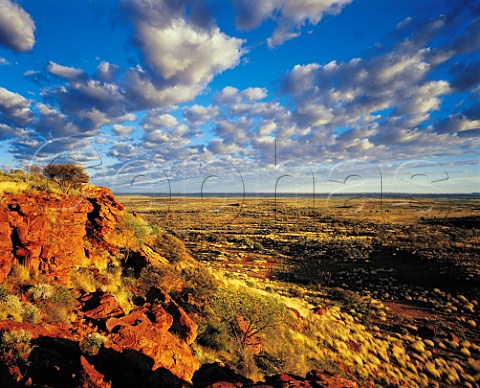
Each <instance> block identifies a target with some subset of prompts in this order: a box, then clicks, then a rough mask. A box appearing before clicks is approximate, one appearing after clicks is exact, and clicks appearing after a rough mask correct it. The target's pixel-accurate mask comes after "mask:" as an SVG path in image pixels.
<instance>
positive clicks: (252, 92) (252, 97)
mask: <svg viewBox="0 0 480 388" xmlns="http://www.w3.org/2000/svg"><path fill="white" fill-rule="evenodd" d="M242 96H245V97H246V98H247V99H248V100H249V101H256V100H263V99H264V98H265V97H267V90H266V89H265V88H248V89H245V90H244V91H242Z"/></svg>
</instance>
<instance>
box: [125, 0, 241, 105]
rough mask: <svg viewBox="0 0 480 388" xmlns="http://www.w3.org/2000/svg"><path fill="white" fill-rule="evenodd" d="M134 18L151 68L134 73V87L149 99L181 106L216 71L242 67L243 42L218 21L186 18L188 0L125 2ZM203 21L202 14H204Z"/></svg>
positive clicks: (217, 72)
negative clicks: (232, 35) (227, 32)
mask: <svg viewBox="0 0 480 388" xmlns="http://www.w3.org/2000/svg"><path fill="white" fill-rule="evenodd" d="M124 4H125V6H126V7H127V9H128V10H129V11H130V12H131V14H132V16H133V22H134V24H135V27H136V42H137V44H138V46H139V48H140V49H141V51H142V53H143V56H144V58H145V61H146V64H147V66H146V67H144V68H143V69H137V70H135V71H132V72H131V73H130V74H129V81H130V82H129V90H130V91H131V92H132V93H134V94H135V95H139V94H140V93H139V92H140V90H141V89H143V90H145V97H144V100H145V103H148V101H149V100H152V101H153V102H154V103H155V104H158V103H161V104H176V103H179V102H185V101H188V100H190V99H192V98H193V97H194V96H196V95H197V94H198V93H199V92H200V91H201V90H202V89H203V88H204V87H205V86H206V85H207V84H208V83H209V82H210V81H211V80H212V79H213V77H214V76H215V75H216V74H219V73H221V72H223V71H225V70H227V69H230V68H233V67H235V66H237V65H238V63H239V60H240V57H241V56H242V54H243V53H244V50H243V48H242V45H243V43H244V42H243V40H241V39H238V38H234V37H230V36H228V35H226V34H224V33H223V32H221V31H220V29H219V28H218V27H217V26H215V25H214V24H213V23H203V24H202V23H198V22H197V23H195V22H194V21H195V20H197V19H199V18H195V15H196V13H195V12H194V11H195V10H196V9H193V10H191V13H190V16H189V18H187V7H186V6H187V2H183V1H179V2H168V1H158V2H150V1H145V0H134V1H128V2H125V3H124ZM200 19H202V18H200Z"/></svg>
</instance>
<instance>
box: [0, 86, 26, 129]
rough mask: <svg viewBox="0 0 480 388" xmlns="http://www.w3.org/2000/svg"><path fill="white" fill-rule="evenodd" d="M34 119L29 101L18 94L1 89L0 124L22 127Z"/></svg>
mask: <svg viewBox="0 0 480 388" xmlns="http://www.w3.org/2000/svg"><path fill="white" fill-rule="evenodd" d="M32 118H33V113H32V112H31V110H30V101H29V100H27V99H26V98H25V97H23V96H21V95H20V94H18V93H14V92H11V91H9V90H7V89H5V88H2V87H0V122H3V123H4V124H13V125H17V126H20V127H22V126H25V125H27V124H28V123H29V122H30V121H31V120H32Z"/></svg>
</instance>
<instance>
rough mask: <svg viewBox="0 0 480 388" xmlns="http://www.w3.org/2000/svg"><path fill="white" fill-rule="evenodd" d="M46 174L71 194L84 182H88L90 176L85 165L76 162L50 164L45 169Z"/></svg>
mask: <svg viewBox="0 0 480 388" xmlns="http://www.w3.org/2000/svg"><path fill="white" fill-rule="evenodd" d="M43 173H44V175H45V176H46V177H47V178H48V179H50V180H51V181H53V182H55V183H56V184H58V186H59V187H60V189H61V190H62V192H63V193H64V194H70V193H71V191H72V190H73V189H74V188H79V187H80V186H81V184H82V183H88V181H89V180H90V177H89V176H88V174H87V173H86V172H85V171H84V169H83V167H81V166H76V165H74V164H49V165H48V166H46V167H45V168H44V169H43Z"/></svg>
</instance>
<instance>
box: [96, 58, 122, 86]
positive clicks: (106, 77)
mask: <svg viewBox="0 0 480 388" xmlns="http://www.w3.org/2000/svg"><path fill="white" fill-rule="evenodd" d="M118 69H119V68H118V66H117V65H113V64H111V63H109V62H106V61H102V62H100V64H99V65H98V67H97V74H98V78H100V79H101V80H102V81H107V82H109V81H112V80H113V78H114V77H115V73H116V72H117V71H118Z"/></svg>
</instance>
